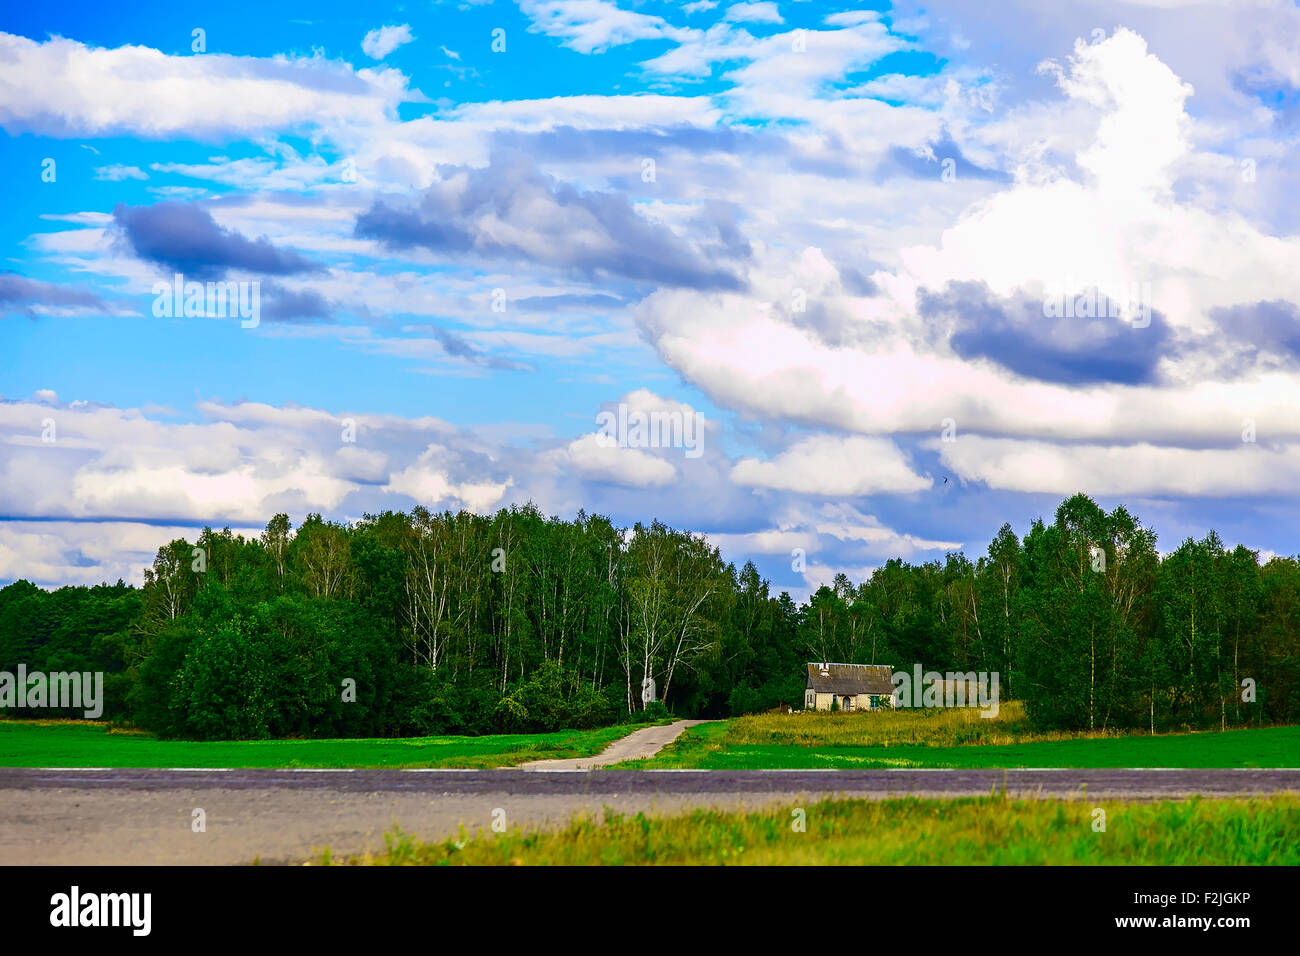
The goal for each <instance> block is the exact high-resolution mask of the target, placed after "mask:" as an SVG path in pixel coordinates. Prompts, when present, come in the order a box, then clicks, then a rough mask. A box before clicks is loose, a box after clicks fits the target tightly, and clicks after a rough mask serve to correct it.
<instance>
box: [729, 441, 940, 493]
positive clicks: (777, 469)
mask: <svg viewBox="0 0 1300 956" xmlns="http://www.w3.org/2000/svg"><path fill="white" fill-rule="evenodd" d="M731 480H732V481H734V482H736V484H738V485H748V486H750V487H753V488H768V489H773V490H777V491H793V492H799V493H802V494H811V495H825V496H835V497H850V496H858V495H870V494H878V493H879V494H907V493H909V492H913V491H921V490H923V489H925V488H928V487H930V485H931V481H930V479H928V478H925V477H923V476H921V475H918V474H917V473H916V472H915V471H913V470H912V467H911V466H910V465H909V464H908V461H907V459H906V458H905V457H904V456H903V454H902V452H901V451H899V449H898V446H897V445H895V444H894V443H893V442H892V441H890V440H889V439H886V438H867V437H863V436H849V437H844V438H839V437H836V436H833V435H814V436H812V437H810V438H805V439H802V440H801V441H798V442H795V443H794V444H793V445H791V446H790V447H789V448H787V449H785V450H784V451H782V452H781V453H780V454H779V455H777V456H776V457H775V458H773V459H771V460H769V461H759V460H758V459H756V458H743V459H741V460H740V461H738V462H737V463H736V464H735V466H734V467H733V468H732V469H731Z"/></svg>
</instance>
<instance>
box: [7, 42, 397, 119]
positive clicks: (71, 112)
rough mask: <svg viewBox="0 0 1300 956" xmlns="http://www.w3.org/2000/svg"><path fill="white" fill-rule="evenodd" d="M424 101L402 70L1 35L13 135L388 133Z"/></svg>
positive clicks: (292, 58) (310, 60)
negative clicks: (360, 127)
mask: <svg viewBox="0 0 1300 956" xmlns="http://www.w3.org/2000/svg"><path fill="white" fill-rule="evenodd" d="M419 99H421V97H420V96H419V94H416V93H412V92H411V91H410V90H408V89H407V81H406V77H404V76H403V75H402V74H401V73H399V72H398V71H396V70H390V69H375V70H370V69H364V70H354V69H353V68H352V67H350V66H348V65H347V64H344V63H340V62H336V61H330V60H325V59H323V58H320V57H313V58H306V57H277V58H274V59H261V58H257V57H242V56H230V55H227V54H223V53H206V54H204V55H203V56H169V55H167V54H165V53H162V52H160V51H158V50H154V49H150V48H149V47H144V46H121V47H116V48H113V49H105V48H101V47H93V46H87V45H86V44H84V43H78V42H77V41H75V40H67V39H64V38H62V37H52V38H51V39H49V40H45V41H43V42H42V41H36V40H29V39H27V38H26V37H22V36H14V35H13V34H9V33H0V128H3V129H4V130H6V131H7V132H9V133H10V134H11V135H16V134H18V133H24V132H31V133H35V134H37V135H42V136H55V137H76V136H131V135H135V136H144V137H168V136H191V137H194V138H197V139H203V140H211V139H226V138H228V137H229V136H230V134H232V133H246V134H247V133H254V132H257V131H261V130H277V129H292V128H294V127H300V126H304V125H312V126H317V127H323V128H329V127H332V126H335V125H339V124H345V123H349V122H357V123H363V124H370V125H378V124H382V123H383V122H384V121H385V120H387V119H395V118H396V115H397V113H396V110H397V105H398V104H399V103H402V102H406V101H416V100H419Z"/></svg>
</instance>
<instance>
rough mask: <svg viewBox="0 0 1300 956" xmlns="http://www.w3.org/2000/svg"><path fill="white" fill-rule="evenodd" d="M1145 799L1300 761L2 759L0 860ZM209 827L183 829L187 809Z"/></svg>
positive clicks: (1288, 782)
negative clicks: (506, 763)
mask: <svg viewBox="0 0 1300 956" xmlns="http://www.w3.org/2000/svg"><path fill="white" fill-rule="evenodd" d="M1004 787H1005V789H1006V791H1007V792H1008V793H1009V794H1011V795H1013V796H1022V797H1036V796H1042V797H1074V798H1078V797H1081V796H1086V797H1087V798H1088V799H1093V798H1102V797H1117V798H1129V799H1152V798H1158V797H1184V796H1189V795H1192V794H1204V795H1206V796H1235V795H1248V794H1269V793H1276V792H1280V791H1286V792H1292V793H1297V792H1300V770H1005V771H1004V770H987V769H980V770H826V771H815V770H678V771H671V770H664V771H634V770H592V771H570V772H564V771H560V772H552V773H538V772H536V771H530V770H518V769H512V770H460V771H457V770H427V771H426V770H336V771H335V770H326V771H308V770H265V769H259V770H39V769H28V768H0V864H5V865H9V864H24V863H62V864H105V863H124V864H148V863H204V864H237V863H249V862H252V861H253V860H254V859H259V860H260V861H261V862H263V863H280V862H283V863H290V862H301V861H303V860H306V859H309V858H312V857H313V855H314V853H315V852H317V851H319V850H320V849H321V848H322V847H324V846H329V847H330V849H331V851H332V852H333V854H334V855H335V856H336V857H337V856H339V855H342V854H352V853H362V852H365V851H368V850H371V851H373V850H381V849H382V848H383V845H384V843H383V833H384V832H385V831H386V830H388V829H390V828H391V826H392V825H393V824H400V825H401V827H402V829H404V830H405V831H406V832H407V833H410V834H412V835H413V836H416V837H419V838H422V839H426V840H430V839H444V838H447V837H450V836H454V835H455V834H456V833H457V832H458V831H459V829H460V827H461V826H462V825H463V826H464V827H465V829H466V831H467V832H471V833H472V832H474V831H476V830H479V829H486V828H490V827H491V824H492V820H493V814H494V812H495V811H501V812H503V813H504V818H505V822H506V823H507V825H509V826H510V827H515V826H525V827H549V826H559V825H562V824H564V823H566V822H567V821H568V820H569V819H570V817H571V816H572V815H574V814H575V813H586V814H590V815H593V816H599V815H601V814H602V812H603V808H604V807H610V808H612V809H614V810H617V811H618V812H621V813H636V812H638V811H644V812H647V813H658V814H667V813H674V812H684V811H688V810H691V809H693V808H696V807H716V808H719V809H757V808H762V807H768V806H778V805H785V806H791V807H793V806H802V805H806V804H807V803H809V802H813V801H815V800H817V799H820V798H825V797H860V798H868V799H883V798H886V797H896V796H904V795H916V796H935V797H958V796H981V795H984V794H988V793H991V792H994V791H1001V790H1002V789H1003V788H1004ZM198 808H201V809H202V810H203V811H204V817H205V824H206V830H205V831H204V832H194V830H193V826H192V821H193V820H194V810H195V809H198Z"/></svg>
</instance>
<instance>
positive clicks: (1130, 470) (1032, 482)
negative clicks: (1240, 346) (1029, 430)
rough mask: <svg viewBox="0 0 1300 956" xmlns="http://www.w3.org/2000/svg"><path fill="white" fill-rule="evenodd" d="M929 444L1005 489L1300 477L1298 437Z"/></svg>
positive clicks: (952, 463) (1234, 485)
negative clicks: (1199, 444)
mask: <svg viewBox="0 0 1300 956" xmlns="http://www.w3.org/2000/svg"><path fill="white" fill-rule="evenodd" d="M1243 431H1246V430H1245V429H1243ZM1247 434H1248V432H1247ZM931 447H933V448H934V449H935V450H937V451H938V452H939V457H940V460H942V461H943V463H944V464H945V465H946V466H948V467H949V468H951V469H952V470H953V471H954V472H955V473H957V474H958V475H960V476H961V477H962V478H965V479H967V480H970V481H979V482H983V483H984V484H986V485H988V486H989V487H992V488H1000V489H1004V490H1008V491H1021V492H1031V493H1045V494H1056V495H1069V494H1073V493H1074V492H1075V491H1078V490H1079V489H1087V491H1088V493H1089V494H1092V495H1117V496H1126V495H1127V496H1133V495H1168V496H1187V497H1193V496H1225V497H1227V496H1238V495H1286V496H1290V495H1293V494H1294V493H1295V488H1296V485H1297V484H1298V483H1300V443H1296V442H1285V443H1277V444H1268V443H1264V444H1261V443H1258V442H1257V441H1254V440H1252V441H1240V440H1239V441H1238V442H1237V443H1236V444H1235V445H1232V446H1229V447H1221V448H1178V447H1170V446H1161V445H1153V444H1151V443H1149V442H1137V443H1134V444H1128V445H1101V444H1092V443H1089V444H1070V445H1061V444H1053V443H1050V442H1043V441H1029V440H1016V439H1007V438H1002V439H999V438H983V437H980V436H977V435H972V436H967V437H965V438H960V439H958V440H957V441H955V442H948V443H942V442H933V443H931Z"/></svg>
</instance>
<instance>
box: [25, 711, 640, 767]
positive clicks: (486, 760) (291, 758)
mask: <svg viewBox="0 0 1300 956" xmlns="http://www.w3.org/2000/svg"><path fill="white" fill-rule="evenodd" d="M642 726H644V725H642ZM637 729H639V728H638V727H622V726H620V727H602V728H601V729H599V730H563V731H557V732H555V733H549V734H499V735H493V736H488V737H403V738H398V739H356V740H333V739H322V740H238V741H201V742H196V741H185V740H159V739H158V738H157V737H154V736H153V735H152V734H144V733H132V732H109V731H108V730H107V728H106V727H105V726H104V725H103V724H96V723H92V722H90V721H19V720H5V721H0V766H5V767H229V768H242V767H509V766H513V765H515V764H518V763H523V762H524V761H527V760H540V759H550V758H553V757H554V758H562V757H588V756H591V755H593V754H597V753H600V752H601V751H602V750H604V749H605V748H606V747H607V746H609V744H610V743H612V742H613V741H615V740H617V739H618V738H620V737H623V736H626V735H627V734H630V733H631V732H632V731H634V730H637Z"/></svg>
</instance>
